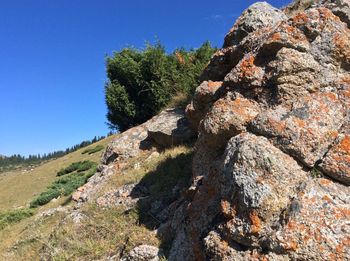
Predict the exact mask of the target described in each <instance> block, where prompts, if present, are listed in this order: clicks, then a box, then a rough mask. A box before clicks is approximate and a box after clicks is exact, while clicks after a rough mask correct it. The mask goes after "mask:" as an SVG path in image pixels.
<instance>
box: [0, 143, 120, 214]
mask: <svg viewBox="0 0 350 261" xmlns="http://www.w3.org/2000/svg"><path fill="white" fill-rule="evenodd" d="M113 137H114V136H110V137H107V138H105V139H103V140H100V141H98V142H96V143H94V144H91V145H89V146H87V147H84V148H82V149H79V150H77V151H75V152H72V153H70V154H67V155H65V156H63V157H61V158H58V159H56V160H52V161H49V162H46V163H44V164H42V165H40V166H38V167H36V168H34V169H32V170H31V169H27V170H24V169H20V170H15V171H10V172H4V173H1V174H0V212H2V211H5V210H8V209H13V208H18V207H23V206H26V205H27V204H28V203H29V202H30V201H31V200H32V199H33V198H34V197H35V196H37V195H38V194H40V193H41V192H43V191H44V190H45V189H46V188H47V187H48V186H49V185H50V184H51V183H52V182H53V181H54V180H55V179H56V174H57V172H58V171H59V170H60V169H62V168H65V167H67V166H69V165H70V164H71V163H74V162H78V161H84V160H90V161H93V162H97V163H98V162H99V159H100V156H101V151H97V152H95V153H92V154H89V153H84V154H83V152H84V151H86V150H87V149H91V150H93V149H94V148H95V147H96V146H98V145H102V146H106V145H107V144H108V142H109V141H110V140H111V139H113Z"/></svg>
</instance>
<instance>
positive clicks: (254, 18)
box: [224, 2, 287, 47]
mask: <svg viewBox="0 0 350 261" xmlns="http://www.w3.org/2000/svg"><path fill="white" fill-rule="evenodd" d="M284 19H287V17H286V15H285V14H284V13H283V12H282V11H281V10H279V9H277V8H274V7H272V6H271V5H269V4H268V3H266V2H257V3H255V4H253V5H251V6H250V7H249V8H248V9H247V10H245V11H244V12H243V14H242V15H241V16H240V18H239V19H238V20H237V21H236V23H235V25H234V26H233V27H232V29H231V30H230V31H229V33H228V34H227V35H226V37H225V43H224V47H228V46H231V45H236V44H239V43H240V42H241V41H242V39H243V38H244V37H246V36H247V35H248V34H249V33H251V32H253V31H257V30H259V29H262V28H264V27H267V26H268V27H272V26H274V25H278V23H279V22H281V21H282V20H284Z"/></svg>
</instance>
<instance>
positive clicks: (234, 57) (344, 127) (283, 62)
mask: <svg viewBox="0 0 350 261" xmlns="http://www.w3.org/2000/svg"><path fill="white" fill-rule="evenodd" d="M297 2H298V3H295V4H294V7H293V6H291V7H288V8H286V9H285V12H287V13H288V16H289V18H287V17H286V15H284V14H283V13H282V11H279V10H276V9H274V8H272V7H271V6H269V5H268V4H266V3H258V4H254V5H253V6H252V7H250V8H248V9H247V10H246V11H245V12H244V13H243V14H242V16H241V17H240V18H239V19H238V20H237V22H236V23H235V25H234V26H233V28H232V29H231V30H230V32H229V33H228V34H227V36H226V38H225V44H224V48H223V49H221V50H219V51H218V52H217V53H216V54H215V55H214V56H213V57H212V59H211V62H210V63H209V64H208V66H207V68H206V69H205V70H204V72H203V75H202V79H203V80H205V82H203V83H202V85H201V86H200V87H199V88H198V89H197V92H196V96H195V98H194V100H193V101H192V103H191V105H190V106H189V107H188V109H187V114H188V115H190V117H189V118H190V120H191V121H193V123H194V125H195V126H199V127H198V132H199V136H198V140H197V142H196V144H195V154H194V158H193V166H192V168H193V180H192V185H191V186H190V188H189V189H188V191H187V192H185V193H184V195H183V197H182V198H181V199H179V200H178V201H177V202H176V204H173V206H176V210H175V211H172V214H171V215H170V216H169V217H170V218H169V219H168V220H167V223H166V224H168V225H167V226H166V227H167V229H170V230H171V231H172V233H173V234H174V240H173V243H172V247H171V250H170V256H169V260H181V261H182V260H348V259H350V256H349V255H350V251H349V249H350V246H349V242H350V238H349V234H350V231H349V229H350V228H349V220H350V217H349V215H350V211H349V209H350V202H349V195H350V194H349V192H350V191H349V187H347V185H349V184H350V182H349V181H350V179H349V177H350V152H349V148H350V136H349V135H350V134H349V127H350V116H349V115H350V30H349V28H348V26H349V0H316V1H311V2H310V1H308V0H307V1H306V0H305V1H304V0H299V1H297ZM307 2H308V3H307ZM210 80H211V81H219V82H220V84H218V88H214V90H212V89H211V88H208V86H209V84H208V83H209V82H210ZM321 177H322V178H321ZM167 231H168V233H171V232H169V230H167Z"/></svg>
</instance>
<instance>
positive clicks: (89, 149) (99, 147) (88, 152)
mask: <svg viewBox="0 0 350 261" xmlns="http://www.w3.org/2000/svg"><path fill="white" fill-rule="evenodd" d="M103 149H104V146H103V145H97V146H96V147H94V148H88V149H86V150H84V151H83V152H82V153H81V154H89V155H91V154H94V153H96V152H98V151H101V150H103Z"/></svg>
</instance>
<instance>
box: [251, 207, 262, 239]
mask: <svg viewBox="0 0 350 261" xmlns="http://www.w3.org/2000/svg"><path fill="white" fill-rule="evenodd" d="M249 220H250V223H251V226H250V232H251V233H258V232H259V231H260V230H261V220H260V218H259V216H258V214H257V213H256V212H255V211H254V210H253V211H252V212H250V213H249Z"/></svg>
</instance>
